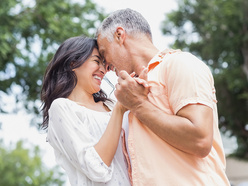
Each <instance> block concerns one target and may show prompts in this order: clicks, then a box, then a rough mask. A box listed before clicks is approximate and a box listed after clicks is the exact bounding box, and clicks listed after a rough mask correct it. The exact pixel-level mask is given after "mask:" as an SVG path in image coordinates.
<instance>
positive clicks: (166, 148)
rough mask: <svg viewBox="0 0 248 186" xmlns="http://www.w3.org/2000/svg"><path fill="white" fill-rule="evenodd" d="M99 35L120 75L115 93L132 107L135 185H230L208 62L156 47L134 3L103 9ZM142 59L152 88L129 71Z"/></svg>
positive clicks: (139, 71) (137, 67)
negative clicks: (105, 13)
mask: <svg viewBox="0 0 248 186" xmlns="http://www.w3.org/2000/svg"><path fill="white" fill-rule="evenodd" d="M96 36H97V41H98V45H99V53H100V55H102V57H104V59H105V61H106V63H107V65H108V68H109V69H111V70H115V71H116V73H117V75H118V76H119V78H118V84H117V85H116V91H115V96H116V98H117V99H118V101H120V103H122V104H123V105H124V106H125V107H126V108H127V109H129V110H130V114H129V115H128V121H129V136H128V149H129V153H130V159H131V165H132V180H133V185H145V186H147V185H149V186H150V185H152V186H154V185H156V186H165V185H168V186H174V185H178V186H181V185H183V186H185V185H186V186H198V185H199V186H202V185H207V186H224V185H230V184H229V181H228V179H227V177H226V174H225V156H224V151H223V145H222V141H221V136H220V133H219V129H218V116H217V108H216V102H217V101H216V98H215V89H214V81H213V77H212V74H211V72H210V70H209V68H208V67H207V66H206V65H205V64H204V63H203V62H202V61H200V60H199V59H197V58H196V57H195V56H193V55H192V54H190V53H187V52H181V51H173V50H167V51H163V52H159V51H158V49H157V48H156V47H155V46H154V45H153V43H152V34H151V31H150V26H149V24H148V23H147V21H146V20H145V19H144V18H143V17H142V15H141V14H139V13H138V12H136V11H133V10H131V9H124V10H118V11H116V12H114V13H112V14H111V15H110V16H108V17H107V18H106V19H105V20H104V21H103V23H102V25H101V26H100V27H99V29H98V31H97V34H96ZM143 66H145V67H147V69H148V74H147V76H148V79H147V82H148V84H149V87H147V86H144V85H140V83H138V82H137V80H136V79H135V78H134V77H133V75H129V74H130V73H132V72H135V74H136V76H141V74H142V76H144V75H143V74H145V70H144V67H143Z"/></svg>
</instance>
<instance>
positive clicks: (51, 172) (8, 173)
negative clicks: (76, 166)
mask: <svg viewBox="0 0 248 186" xmlns="http://www.w3.org/2000/svg"><path fill="white" fill-rule="evenodd" d="M0 162H1V164H0V175H1V179H0V185H6V186H24V185H25V186H28V185H32V186H51V185H56V186H59V185H60V186H62V185H63V184H64V183H65V181H64V180H63V176H64V174H63V173H62V172H60V171H59V169H58V167H54V168H52V169H50V168H49V169H48V168H47V167H46V166H44V165H43V164H42V161H41V152H40V149H39V147H38V146H31V148H30V147H29V148H24V142H23V141H18V142H17V143H16V144H15V146H14V147H13V146H12V147H8V148H7V147H5V146H4V145H3V141H0ZM64 179H65V177H64Z"/></svg>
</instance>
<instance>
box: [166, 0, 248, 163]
mask: <svg viewBox="0 0 248 186" xmlns="http://www.w3.org/2000/svg"><path fill="white" fill-rule="evenodd" d="M162 31H163V33H164V34H165V35H173V36H174V37H175V43H174V45H173V46H172V47H173V48H180V49H184V50H186V51H190V52H192V53H193V54H195V55H197V56H198V57H200V58H201V59H202V60H203V61H204V62H206V64H207V65H209V67H210V68H211V70H212V72H213V75H214V78H215V87H216V90H217V99H218V111H219V124H220V129H221V131H222V132H224V133H225V132H228V133H230V136H235V137H236V138H237V142H238V148H237V150H236V152H235V153H234V156H236V157H239V158H244V159H248V1H247V0H208V1H200V0H178V9H177V10H173V11H172V12H170V13H169V14H167V15H166V18H165V19H164V21H163V24H162Z"/></svg>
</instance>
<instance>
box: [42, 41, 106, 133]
mask: <svg viewBox="0 0 248 186" xmlns="http://www.w3.org/2000/svg"><path fill="white" fill-rule="evenodd" d="M94 48H96V49H98V46H97V41H96V39H93V38H88V37H85V36H78V37H71V38H69V39H67V40H66V41H64V42H63V43H62V44H61V45H60V47H59V48H58V50H57V51H56V53H55V55H54V56H53V59H52V60H51V61H50V63H49V64H48V66H47V69H46V72H45V75H44V78H43V85H42V89H41V101H42V106H41V107H42V108H41V110H42V112H43V122H42V124H41V128H43V129H46V128H47V127H48V120H49V114H48V110H49V108H50V106H51V104H52V102H53V101H54V100H55V99H57V98H67V97H68V96H69V95H70V94H71V92H72V90H73V89H74V88H75V86H76V84H77V77H76V75H75V73H74V71H73V69H75V68H78V67H80V66H81V65H82V64H83V63H84V62H85V61H86V60H87V59H88V58H89V57H90V56H91V54H92V52H93V49H94ZM93 97H94V100H95V102H98V101H103V102H105V101H111V100H110V99H108V98H107V95H106V94H105V93H104V92H103V91H102V90H100V91H99V92H97V93H95V94H93Z"/></svg>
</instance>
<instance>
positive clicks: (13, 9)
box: [0, 0, 248, 186]
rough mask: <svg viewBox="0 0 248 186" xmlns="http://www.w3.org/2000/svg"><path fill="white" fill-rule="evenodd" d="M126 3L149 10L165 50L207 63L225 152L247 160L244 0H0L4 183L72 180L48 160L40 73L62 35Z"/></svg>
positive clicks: (87, 28) (247, 11) (0, 168)
mask: <svg viewBox="0 0 248 186" xmlns="http://www.w3.org/2000/svg"><path fill="white" fill-rule="evenodd" d="M121 8H132V9H135V10H137V11H139V12H140V13H141V14H143V15H144V17H145V18H146V19H147V20H148V22H149V23H150V25H151V28H152V33H153V41H154V44H155V45H156V46H157V47H158V48H159V49H160V50H163V49H165V48H168V47H171V48H179V49H181V50H184V51H190V52H192V53H193V54H195V55H196V56H198V57H199V58H201V59H202V60H203V61H204V62H205V63H206V64H207V65H208V66H209V67H210V69H211V70H212V73H213V75H214V78H215V87H216V90H217V100H218V111H219V127H220V130H221V132H222V135H223V140H224V141H225V142H224V145H225V150H226V155H227V156H228V157H232V158H236V159H238V160H242V162H246V161H247V160H248V1H247V0H207V1H200V0H166V1H165V0H153V1H152V2H150V1H147V2H144V1H142V0H137V1H131V0H126V1H122V0H105V1H100V0H95V1H93V0H81V1H79V0H77V1H76V0H74V1H70V0H54V1H50V0H1V1H0V139H1V143H0V162H1V164H0V175H1V179H0V186H2V185H3V186H12V185H13V186H17V185H49V186H50V185H66V184H68V183H67V181H66V177H65V176H63V174H64V173H63V170H61V169H60V168H58V167H56V166H55V164H56V163H55V162H54V164H52V165H49V163H47V162H49V161H46V160H45V159H51V161H54V159H53V158H52V156H53V154H52V153H50V154H49V155H46V154H47V152H46V151H48V149H49V148H50V147H48V145H47V144H46V142H45V132H44V131H40V130H39V124H40V123H41V119H42V115H41V112H40V105H41V102H40V100H39V97H40V90H41V85H42V78H43V74H44V72H45V68H46V66H47V64H48V62H49V61H50V60H51V57H52V55H53V54H54V52H55V51H56V49H57V48H58V46H59V45H60V44H61V43H62V42H63V41H64V40H65V39H67V38H69V37H72V36H78V35H82V34H84V35H87V36H94V33H95V30H96V28H97V27H98V25H99V24H100V23H101V21H102V20H103V19H104V17H105V16H107V15H108V13H110V12H111V11H114V10H117V9H121ZM115 78H116V77H114V76H113V75H110V79H112V81H113V82H114V81H115ZM13 136H14V138H15V140H12V137H13ZM25 138H27V140H25ZM49 151H52V150H51V149H49ZM45 156H49V157H48V158H44V157H45ZM246 170H247V171H246ZM245 171H246V172H247V177H246V178H247V179H248V169H246V168H245ZM243 177H245V176H243ZM243 177H242V179H243ZM246 178H244V179H246ZM246 181H247V182H246V183H247V185H248V180H246ZM233 183H237V184H238V182H237V181H236V182H235V180H234V182H233ZM246 183H245V182H243V183H242V184H243V185H244V184H246Z"/></svg>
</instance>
